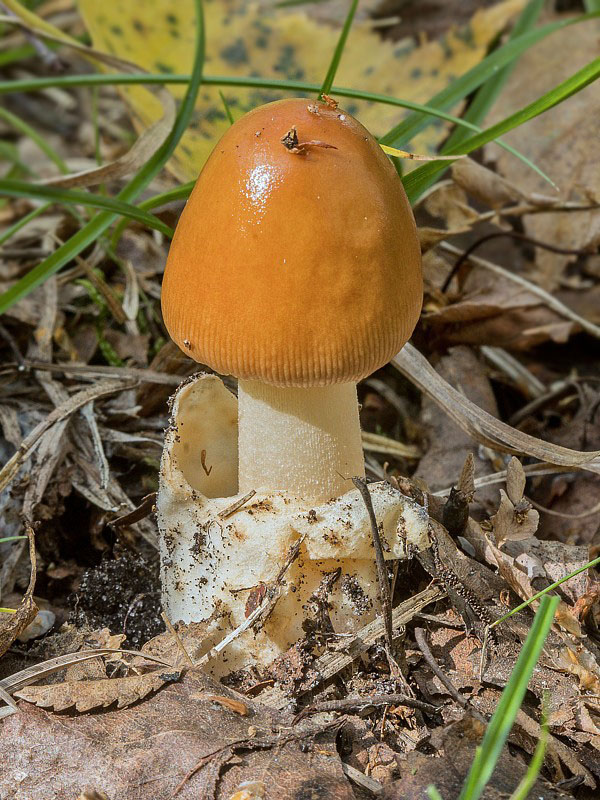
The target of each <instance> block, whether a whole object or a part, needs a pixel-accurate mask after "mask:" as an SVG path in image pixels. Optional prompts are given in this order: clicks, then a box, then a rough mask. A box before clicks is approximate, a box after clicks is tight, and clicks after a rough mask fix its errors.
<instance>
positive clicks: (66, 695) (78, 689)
mask: <svg viewBox="0 0 600 800" xmlns="http://www.w3.org/2000/svg"><path fill="white" fill-rule="evenodd" d="M179 677H180V673H179V672H170V673H169V672H166V671H165V670H157V671H156V672H149V673H147V674H146V675H132V676H130V677H128V678H104V679H100V680H95V681H65V682H64V683H52V684H49V685H48V686H27V687H25V688H24V689H19V691H17V692H15V693H14V694H15V697H19V698H20V699H21V700H26V701H27V702H28V703H34V704H35V705H37V706H39V707H40V708H52V709H53V710H54V711H65V710H66V709H67V708H73V706H74V707H75V709H76V710H77V711H79V712H80V713H82V712H84V711H91V710H92V709H98V708H107V707H108V706H111V705H112V704H113V703H116V704H117V708H127V706H130V705H132V704H133V703H136V702H137V701H138V700H142V699H143V698H144V697H146V695H148V694H150V693H151V692H156V691H158V690H159V689H160V688H161V686H164V685H165V684H166V683H172V682H173V681H177V680H179Z"/></svg>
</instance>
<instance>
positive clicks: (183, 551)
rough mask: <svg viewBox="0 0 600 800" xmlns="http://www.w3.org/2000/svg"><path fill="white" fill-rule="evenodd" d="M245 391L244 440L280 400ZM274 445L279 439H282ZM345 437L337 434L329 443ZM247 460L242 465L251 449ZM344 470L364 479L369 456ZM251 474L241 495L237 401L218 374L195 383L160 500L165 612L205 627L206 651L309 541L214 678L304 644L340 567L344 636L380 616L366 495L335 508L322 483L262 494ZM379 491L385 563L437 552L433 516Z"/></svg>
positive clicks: (345, 392)
mask: <svg viewBox="0 0 600 800" xmlns="http://www.w3.org/2000/svg"><path fill="white" fill-rule="evenodd" d="M351 388H352V390H353V393H352V392H350V390H349V388H348V387H338V389H339V390H340V393H341V395H342V398H344V397H345V399H343V402H346V401H348V405H349V404H350V402H349V401H350V399H351V398H350V395H352V398H353V399H352V402H353V404H354V408H356V394H355V392H356V389H355V387H351ZM269 391H272V390H269ZM279 391H281V390H275V392H279ZM286 391H292V392H293V391H295V390H286ZM301 391H302V392H306V390H305V389H303V390H301ZM310 391H312V390H310ZM323 391H331V390H330V389H326V390H323ZM241 392H242V393H241V396H242V406H241V409H240V412H241V416H242V425H241V429H242V431H243V433H242V434H241V435H242V436H246V435H247V432H246V431H244V424H245V423H244V421H243V417H244V414H246V413H247V409H248V408H251V409H252V411H253V412H254V411H255V410H256V409H257V408H258V412H259V414H258V416H260V406H261V405H262V404H263V403H265V402H266V403H267V404H268V405H269V406H270V407H272V406H273V404H274V403H273V400H272V398H266V399H265V397H264V396H263V397H261V396H257V395H256V393H255V392H252V391H250V392H249V391H248V386H247V384H246V385H245V386H244V387H243V388H242V390H241ZM248 395H251V397H250V398H249V397H248ZM338 413H345V412H342V411H341V409H340V411H339V412H338ZM354 413H356V411H354ZM282 416H286V415H285V414H283V415H282ZM329 424H330V423H329V422H328V423H327V425H329ZM325 427H327V426H325ZM333 430H334V431H335V425H334V426H333ZM309 435H312V434H309ZM262 436H263V437H264V432H263V434H262ZM271 436H272V438H273V439H275V440H277V439H278V435H273V432H272V431H271ZM265 438H266V437H265ZM335 439H336V436H335V433H334V434H333V435H332V436H331V441H335ZM259 444H260V442H258V443H257V446H258V445H259ZM261 446H262V445H261ZM240 453H241V457H242V460H244V458H245V456H244V445H243V442H240ZM268 457H269V456H268V454H267V455H266V456H265V458H266V459H268ZM337 458H338V456H337V455H336V459H337ZM345 459H347V460H345ZM338 463H340V465H344V472H343V473H342V476H343V478H345V477H346V476H348V475H349V473H350V475H352V474H357V472H359V469H358V467H359V466H361V467H362V455H361V456H360V458H359V457H358V454H357V453H356V447H354V451H353V454H351V455H350V456H347V455H343V456H341V457H340V460H338ZM346 464H347V465H348V471H346V469H347V467H346V466H345V465H346ZM282 468H283V469H285V470H287V469H289V466H288V465H283V467H282ZM252 470H253V467H252V465H251V464H250V463H242V464H240V474H241V475H243V476H244V477H243V478H241V480H242V481H243V485H242V486H241V487H240V489H239V491H238V477H237V476H238V426H237V401H236V398H235V397H234V396H233V395H232V394H231V393H230V392H229V391H228V390H227V389H226V388H225V386H224V385H223V383H222V382H221V380H220V379H219V378H217V377H216V376H214V375H203V376H199V377H196V378H195V379H193V380H191V381H189V382H187V383H185V384H184V385H183V386H182V387H181V388H180V389H179V391H178V392H177V394H176V396H175V398H174V403H173V407H172V423H171V426H170V427H169V430H168V431H167V435H166V439H165V448H164V451H163V458H162V464H161V473H160V487H159V492H158V498H157V503H156V505H157V514H158V523H159V528H160V534H161V544H160V548H161V578H162V589H163V604H164V607H165V611H166V613H167V615H168V617H169V619H170V620H171V621H172V622H176V621H180V620H181V621H183V622H191V621H205V623H206V650H208V649H209V648H210V647H211V646H212V645H214V644H216V643H218V642H219V641H221V640H222V639H223V638H225V636H226V635H227V634H228V633H230V632H231V631H232V630H234V629H235V628H237V627H238V626H239V625H240V624H242V623H243V622H244V620H245V619H246V615H247V607H246V603H247V601H248V598H249V597H250V596H251V595H252V594H253V593H254V595H256V596H257V597H258V598H260V597H261V594H260V587H261V586H267V587H268V586H269V585H271V584H272V582H273V581H274V580H275V579H276V577H277V575H278V573H279V572H280V570H281V568H282V566H283V565H284V564H285V563H286V559H287V558H288V555H289V553H290V551H291V550H292V548H293V546H294V544H297V543H298V541H299V540H302V541H301V544H300V547H299V551H298V555H297V557H296V558H295V560H294V561H293V562H292V563H291V565H290V566H289V568H288V569H287V571H286V573H285V575H284V578H283V581H282V584H281V587H280V595H279V599H278V600H277V603H276V605H275V607H274V610H273V611H272V613H271V614H270V616H269V617H268V619H267V620H266V622H264V624H260V625H259V627H258V631H257V632H255V631H253V630H248V631H246V632H245V633H243V634H242V635H241V636H239V637H238V638H237V639H235V640H234V641H233V642H232V643H231V644H230V645H228V647H227V648H226V649H225V650H224V652H223V653H222V654H221V655H220V657H219V661H218V662H214V663H213V664H212V666H211V667H210V668H211V669H212V671H213V672H214V673H216V674H224V673H227V672H229V671H231V670H233V669H237V668H239V667H242V666H244V665H247V664H256V665H259V666H260V665H265V664H267V663H269V662H270V661H271V660H272V659H273V658H274V657H276V656H277V655H279V654H280V653H282V652H284V651H285V650H286V649H287V648H288V647H289V646H290V645H291V644H293V643H294V642H295V641H296V640H297V639H299V638H300V637H301V636H302V635H303V633H304V631H303V629H302V622H303V621H304V620H305V619H306V617H307V614H309V613H310V609H309V608H307V602H308V601H309V599H310V597H311V595H312V594H313V593H314V592H315V591H316V590H317V589H318V587H319V585H320V584H321V582H322V581H323V580H324V579H325V578H326V577H327V576H330V575H331V574H332V573H334V572H335V571H336V570H337V569H338V568H341V572H340V575H339V577H338V578H337V579H336V580H335V581H334V583H333V586H332V589H331V593H330V595H329V597H328V600H329V602H330V604H331V605H330V609H329V616H330V618H331V621H332V624H333V627H334V631H335V632H336V633H338V634H340V633H347V632H350V631H355V630H356V629H357V628H358V627H360V625H362V624H365V623H366V622H368V621H370V620H371V619H373V617H374V616H375V615H376V614H377V613H379V607H378V600H377V597H378V591H377V579H376V572H375V559H374V553H373V545H372V534H371V528H370V524H369V518H368V514H367V510H366V507H365V504H364V501H363V499H362V497H361V496H360V493H359V492H358V490H356V489H351V490H350V491H346V492H345V493H344V494H343V495H341V496H339V497H336V498H335V499H333V500H330V499H324V498H327V497H329V495H330V492H331V491H333V492H334V493H335V490H333V489H332V490H330V489H329V488H325V486H324V485H322V486H320V488H318V489H317V490H315V491H314V493H313V494H312V497H310V496H309V497H308V499H306V498H305V497H304V496H296V495H294V494H293V493H292V492H290V491H289V490H288V491H283V490H282V491H266V490H264V489H262V490H261V487H260V485H259V483H258V481H259V479H260V476H261V474H262V473H261V472H260V471H259V472H253V471H252ZM340 472H341V470H340ZM252 476H254V477H255V479H256V481H257V485H255V486H253V485H252V480H253V477H252ZM347 485H348V483H345V484H344V489H345V487H346V486H347ZM349 485H351V484H349ZM327 486H329V484H327ZM251 489H256V490H257V493H256V494H255V495H254V496H252V497H251V498H250V499H248V500H247V501H246V502H245V503H244V504H242V505H241V506H240V507H239V508H238V509H237V510H236V511H234V512H233V513H230V514H228V513H223V512H227V510H228V509H230V508H232V507H234V505H235V503H236V500H239V499H241V498H242V497H243V496H244V495H245V494H247V493H248V492H249V490H251ZM369 489H370V492H371V497H372V500H373V507H374V510H375V514H376V517H377V520H378V522H379V524H380V529H381V534H382V540H383V547H384V553H385V557H386V558H387V559H401V558H405V557H406V551H407V546H410V547H411V548H412V549H413V551H418V550H421V549H425V548H427V547H428V545H429V542H428V536H427V521H428V518H427V514H426V512H425V510H424V509H423V508H421V506H419V505H418V504H416V503H414V502H413V501H411V500H410V499H408V498H406V497H405V496H404V495H402V494H401V493H400V492H398V491H397V490H396V489H394V488H393V487H392V486H391V485H390V484H388V483H384V482H382V483H377V484H371V485H370V487H369ZM256 590H259V591H256Z"/></svg>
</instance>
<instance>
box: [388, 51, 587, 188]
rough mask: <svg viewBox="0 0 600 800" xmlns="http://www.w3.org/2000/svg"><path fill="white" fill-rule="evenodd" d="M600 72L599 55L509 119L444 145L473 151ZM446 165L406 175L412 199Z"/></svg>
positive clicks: (447, 151)
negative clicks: (466, 137)
mask: <svg viewBox="0 0 600 800" xmlns="http://www.w3.org/2000/svg"><path fill="white" fill-rule="evenodd" d="M599 76H600V58H596V59H594V61H592V62H590V63H589V64H587V65H586V66H585V67H583V69H580V70H579V71H578V72H576V73H575V74H574V75H572V76H571V77H570V78H568V79H567V80H566V81H563V82H562V83H560V84H558V86H555V87H554V88H553V89H551V90H550V91H549V92H546V94H544V95H542V96H541V97H539V98H538V99H537V100H535V101H534V102H533V103H530V104H529V105H528V106H525V107H524V108H522V109H520V110H519V111H516V112H515V113H514V114H511V115H510V116H509V117H506V119H503V120H500V122H497V123H496V124H495V125H492V126H491V127H490V128H487V129H486V130H484V131H482V132H481V133H478V134H476V135H475V136H472V137H471V138H469V139H467V140H466V141H464V142H462V143H460V144H458V145H455V146H454V147H452V148H448V149H446V148H445V147H444V148H442V150H443V153H444V154H445V155H458V154H461V153H471V152H472V151H473V150H477V148H479V147H482V146H483V145H484V144H487V143H488V142H492V141H494V139H497V138H498V137H499V136H502V134H503V133H507V132H508V131H510V130H512V129H513V128H516V127H518V126H519V125H522V124H523V123H524V122H527V121H528V120H530V119H533V118H534V117H537V116H539V115H540V114H543V113H544V111H548V109H550V108H553V107H554V106H556V105H558V104H559V103H562V102H563V100H566V99H567V98H569V97H571V95H573V94H576V93H577V92H579V91H581V90H582V89H584V88H585V87H586V86H588V85H589V84H590V83H592V82H593V81H595V80H596V79H597V78H598V77H599ZM446 169H448V162H447V161H431V162H429V163H427V164H424V165H423V166H422V167H419V168H418V169H415V170H413V172H411V173H410V174H409V175H407V176H406V177H405V178H404V188H405V189H406V193H407V195H408V197H409V199H410V201H411V202H412V203H414V202H416V201H417V200H418V198H419V197H420V196H421V194H422V193H423V191H425V189H427V188H428V187H429V186H430V185H431V183H432V182H433V179H435V178H436V177H437V176H438V175H439V174H440V173H442V172H444V171H445V170H446Z"/></svg>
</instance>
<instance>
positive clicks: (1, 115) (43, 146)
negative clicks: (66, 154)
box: [0, 108, 69, 175]
mask: <svg viewBox="0 0 600 800" xmlns="http://www.w3.org/2000/svg"><path fill="white" fill-rule="evenodd" d="M0 119H3V120H4V121H5V122H7V123H8V124H9V125H11V126H12V127H13V128H15V129H16V130H18V131H19V133H22V134H24V135H25V136H27V137H29V138H30V139H31V141H32V142H34V143H35V144H36V146H37V147H38V148H39V149H40V150H41V151H42V153H43V154H44V155H45V156H47V157H48V158H49V159H50V161H52V162H53V163H54V164H56V166H57V167H58V169H59V170H60V171H61V172H62V173H63V175H65V174H66V173H67V172H68V171H69V168H68V167H67V165H66V164H65V162H64V161H63V160H62V158H61V157H60V156H59V155H58V153H57V152H56V151H55V150H54V149H53V148H52V147H50V145H49V144H48V142H47V141H46V140H45V139H44V137H43V136H40V134H39V133H38V132H37V131H36V130H35V129H34V128H32V127H31V125H28V124H27V123H26V122H25V121H24V120H22V119H21V118H20V117H18V116H17V115H16V114H13V113H12V111H8V110H7V109H6V108H0Z"/></svg>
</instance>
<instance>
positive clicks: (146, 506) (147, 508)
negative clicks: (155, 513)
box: [108, 492, 156, 528]
mask: <svg viewBox="0 0 600 800" xmlns="http://www.w3.org/2000/svg"><path fill="white" fill-rule="evenodd" d="M155 501H156V492H151V493H150V494H147V495H146V497H144V499H143V500H142V502H141V503H140V504H139V506H138V507H137V508H134V509H133V511H130V512H129V513H128V514H124V515H123V516H122V517H117V518H116V519H113V520H112V522H109V523H108V524H109V525H110V526H111V528H122V527H123V526H124V525H133V523H134V522H139V521H140V520H142V519H145V517H147V516H148V514H151V513H152V510H153V508H154V503H155Z"/></svg>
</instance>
